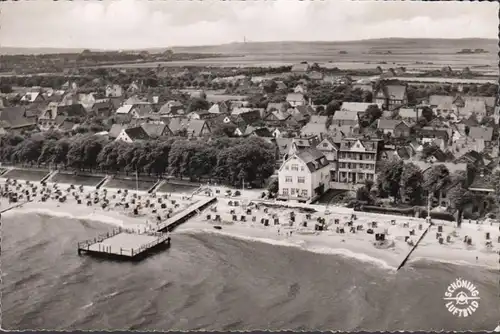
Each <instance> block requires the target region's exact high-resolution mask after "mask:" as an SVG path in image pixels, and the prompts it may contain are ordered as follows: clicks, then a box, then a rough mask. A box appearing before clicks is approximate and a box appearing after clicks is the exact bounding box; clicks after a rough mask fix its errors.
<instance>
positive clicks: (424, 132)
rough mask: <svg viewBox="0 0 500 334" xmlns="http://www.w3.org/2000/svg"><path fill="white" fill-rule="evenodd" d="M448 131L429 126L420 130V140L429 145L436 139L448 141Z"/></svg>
mask: <svg viewBox="0 0 500 334" xmlns="http://www.w3.org/2000/svg"><path fill="white" fill-rule="evenodd" d="M450 132H451V131H450V129H448V128H434V127H430V126H425V127H423V128H422V129H420V136H421V138H422V143H430V142H432V141H434V140H435V139H436V138H439V139H443V140H444V141H445V142H448V141H449V140H450Z"/></svg>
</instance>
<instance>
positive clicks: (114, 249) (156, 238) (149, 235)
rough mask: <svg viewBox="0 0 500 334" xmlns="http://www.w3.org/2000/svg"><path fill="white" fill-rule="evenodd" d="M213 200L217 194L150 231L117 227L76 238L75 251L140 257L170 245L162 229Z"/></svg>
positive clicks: (104, 255)
mask: <svg viewBox="0 0 500 334" xmlns="http://www.w3.org/2000/svg"><path fill="white" fill-rule="evenodd" d="M216 200H217V198H216V197H209V198H203V199H201V200H199V201H198V202H196V203H194V204H193V205H191V206H189V207H187V208H186V209H185V210H183V211H182V212H179V213H178V214H176V215H174V216H173V217H171V218H169V219H167V220H165V221H163V222H162V223H160V224H158V225H157V226H156V227H155V229H154V230H153V231H149V232H143V233H137V232H132V231H129V230H126V229H124V228H121V227H120V228H116V229H114V230H113V231H111V232H107V233H105V234H101V235H99V236H97V237H96V238H94V239H90V240H85V241H82V242H79V243H78V255H82V254H88V255H93V256H100V257H108V258H117V259H123V260H140V259H143V258H144V257H146V256H147V255H149V254H150V253H152V252H154V251H157V250H160V249H164V248H168V247H170V235H169V233H163V232H164V231H165V232H170V231H172V230H173V229H174V228H175V227H177V226H178V225H180V224H182V223H184V222H185V221H186V220H188V219H189V218H191V217H192V216H194V215H196V214H197V213H198V212H199V211H200V210H203V209H204V208H206V207H207V206H208V205H210V204H211V203H213V202H215V201H216Z"/></svg>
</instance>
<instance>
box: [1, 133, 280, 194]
mask: <svg viewBox="0 0 500 334" xmlns="http://www.w3.org/2000/svg"><path fill="white" fill-rule="evenodd" d="M0 158H1V159H2V161H3V162H4V163H13V164H16V165H23V166H32V167H41V166H44V167H50V168H60V169H68V168H69V169H73V170H75V171H87V172H96V171H98V172H106V173H110V174H114V173H120V172H121V173H127V174H128V173H135V172H136V171H137V173H139V174H143V175H145V174H147V175H150V176H151V175H155V176H158V177H161V176H166V175H172V176H175V177H179V178H183V177H188V178H190V179H191V180H193V181H195V180H200V179H202V178H203V179H210V180H214V181H218V182H222V183H226V184H231V185H239V184H241V183H242V182H245V183H246V184H249V183H253V184H256V185H261V184H262V183H263V182H264V181H265V180H266V179H267V178H268V177H270V176H271V175H272V174H273V173H274V170H275V162H276V148H275V146H274V145H272V144H270V143H268V142H266V141H264V140H262V139H260V138H245V139H241V138H220V139H214V140H210V141H199V140H188V139H185V138H179V137H175V138H164V139H158V140H154V141H144V142H133V143H126V142H123V141H114V140H109V139H108V138H107V137H105V136H99V135H92V134H77V135H75V136H72V137H69V138H68V137H63V136H61V135H60V134H59V133H56V132H47V133H45V134H44V135H40V134H35V135H31V136H30V137H27V138H23V137H21V136H17V135H12V134H9V135H5V136H3V137H2V138H1V140H0Z"/></svg>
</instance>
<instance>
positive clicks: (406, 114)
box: [398, 108, 418, 124]
mask: <svg viewBox="0 0 500 334" xmlns="http://www.w3.org/2000/svg"><path fill="white" fill-rule="evenodd" d="M398 115H399V117H400V118H401V120H402V121H404V122H406V123H407V124H415V123H417V121H418V110H417V108H399V111H398Z"/></svg>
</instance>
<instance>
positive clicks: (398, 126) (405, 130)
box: [377, 119, 410, 138]
mask: <svg viewBox="0 0 500 334" xmlns="http://www.w3.org/2000/svg"><path fill="white" fill-rule="evenodd" d="M377 128H378V129H379V130H381V131H382V132H383V133H384V134H385V135H389V134H390V136H391V137H395V138H401V137H406V138H407V137H409V136H410V127H409V126H408V125H407V124H406V123H405V122H404V121H400V120H395V119H379V120H378V123H377Z"/></svg>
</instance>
